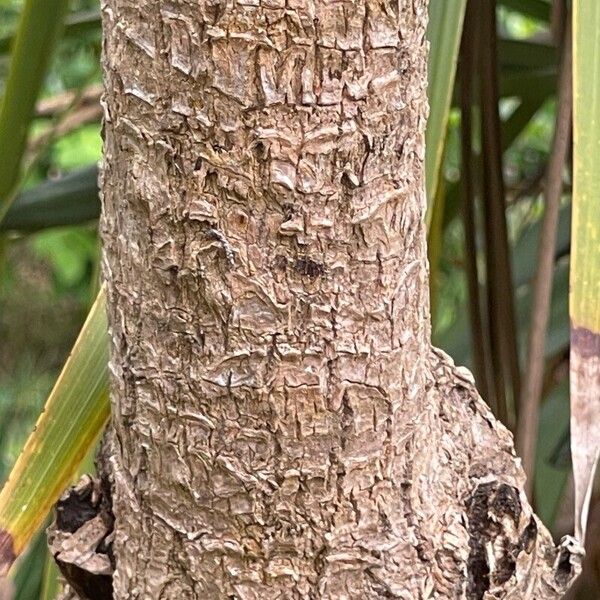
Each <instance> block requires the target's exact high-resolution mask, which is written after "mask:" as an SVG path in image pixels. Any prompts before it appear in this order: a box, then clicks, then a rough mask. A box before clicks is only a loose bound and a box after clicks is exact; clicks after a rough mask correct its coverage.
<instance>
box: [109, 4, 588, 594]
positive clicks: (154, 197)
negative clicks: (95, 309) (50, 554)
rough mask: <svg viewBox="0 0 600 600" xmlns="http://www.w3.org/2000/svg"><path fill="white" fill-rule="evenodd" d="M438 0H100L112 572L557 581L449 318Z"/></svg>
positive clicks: (312, 580) (557, 554) (269, 580)
mask: <svg viewBox="0 0 600 600" xmlns="http://www.w3.org/2000/svg"><path fill="white" fill-rule="evenodd" d="M426 16H427V15H426V1H425V0H400V1H399V2H396V3H388V2H382V1H376V0H357V1H355V2H350V1H347V2H344V1H340V2H329V1H326V0H314V1H313V0H306V1H301V0H287V1H284V0H245V1H238V2H234V1H233V0H229V1H227V2H225V1H209V0H200V1H194V2H192V1H191V0H187V1H186V0H180V1H179V2H175V1H167V0H164V1H161V2H150V1H149V0H145V1H142V2H140V1H138V0H136V1H134V0H105V2H104V4H103V19H104V31H105V46H104V69H105V78H106V88H107V91H106V95H105V99H104V104H105V148H104V149H105V162H104V169H103V177H102V188H103V199H104V215H103V219H102V232H103V239H104V247H105V263H104V274H105V277H106V280H107V284H108V299H109V321H110V328H111V336H112V341H113V347H112V359H111V370H112V381H113V394H112V400H113V428H114V433H115V444H114V455H113V459H112V468H113V471H114V482H115V489H114V512H115V516H116V526H115V527H116V538H115V555H116V562H117V571H116V574H115V582H114V584H115V597H116V598H119V599H121V598H162V599H167V598H173V599H182V598H199V599H205V598H211V599H212V598H214V599H221V598H223V599H226V598H236V599H239V600H254V599H256V600H258V599H261V600H262V599H267V598H281V599H292V598H308V599H310V598H313V599H323V600H325V599H330V600H344V599H361V600H368V599H375V598H377V599H380V598H404V599H412V598H415V599H416V598H423V599H426V598H474V599H487V598H515V599H516V598H519V599H527V598H529V599H532V598H544V599H549V598H558V597H560V595H561V591H562V590H563V589H564V588H565V587H566V585H567V583H568V581H569V580H570V579H571V577H572V576H573V574H574V573H575V571H576V570H577V566H576V565H574V564H571V560H572V559H573V560H574V561H575V562H577V560H578V558H577V556H575V558H573V556H574V555H572V554H571V552H570V549H569V548H567V547H565V548H562V549H555V548H554V545H553V543H552V540H551V539H550V536H549V534H548V533H547V531H546V530H545V529H544V527H543V525H542V524H541V523H540V522H539V521H538V520H537V519H536V517H535V516H534V515H532V513H531V509H530V507H529V505H528V504H527V501H526V499H525V497H524V495H523V493H522V484H523V474H522V471H521V469H520V466H519V463H518V460H517V459H516V458H515V456H514V452H513V447H512V438H511V436H510V434H509V433H508V432H507V431H506V430H505V429H504V428H503V427H502V426H501V425H499V424H498V423H497V422H496V421H495V420H494V418H493V417H492V415H491V413H490V411H489V409H488V408H487V407H486V406H485V404H484V403H483V402H482V401H481V400H480V399H479V397H478V395H477V393H476V391H475V389H474V386H473V384H472V381H471V379H470V375H468V372H466V371H465V370H462V369H457V368H455V367H454V366H453V365H452V363H451V361H450V360H449V359H448V358H447V357H446V356H445V355H443V354H442V353H440V352H439V351H437V350H435V349H432V348H431V346H430V325H429V307H428V290H427V262H426V252H425V232H424V226H423V214H424V209H425V197H424V182H423V172H424V168H423V158H424V135H423V133H424V127H425V119H426V114H427V103H426V94H425V86H426V58H427V52H426V42H425V25H426Z"/></svg>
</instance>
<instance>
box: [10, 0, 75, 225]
mask: <svg viewBox="0 0 600 600" xmlns="http://www.w3.org/2000/svg"><path fill="white" fill-rule="evenodd" d="M67 6H68V1H67V0H27V1H26V2H25V4H24V6H23V13H22V15H21V18H20V20H19V28H18V31H17V35H16V38H15V40H14V43H13V47H12V53H11V61H10V68H9V72H8V77H7V80H6V87H5V89H4V97H3V99H2V104H1V106H0V217H1V216H2V215H3V214H4V213H5V211H6V210H7V208H8V205H9V201H10V199H11V194H12V193H13V192H14V188H15V185H16V184H17V181H18V178H19V169H20V167H21V160H22V157H23V152H24V150H25V146H26V143H27V135H28V132H29V124H30V122H31V119H32V117H33V114H34V111H35V102H36V100H37V97H38V94H39V91H40V89H41V87H42V84H43V82H44V78H45V76H46V68H47V66H48V61H49V59H50V56H51V55H52V49H53V48H54V44H55V42H56V39H57V36H58V32H59V31H60V28H61V26H62V23H63V16H64V14H65V12H66V9H67Z"/></svg>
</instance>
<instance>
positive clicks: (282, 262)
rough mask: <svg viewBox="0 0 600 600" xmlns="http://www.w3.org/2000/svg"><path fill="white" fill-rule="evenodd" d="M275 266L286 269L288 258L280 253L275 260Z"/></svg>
mask: <svg viewBox="0 0 600 600" xmlns="http://www.w3.org/2000/svg"><path fill="white" fill-rule="evenodd" d="M273 268H274V269H279V270H280V271H285V270H286V268H287V258H286V257H285V256H283V255H281V254H278V255H277V256H276V257H275V258H274V260H273Z"/></svg>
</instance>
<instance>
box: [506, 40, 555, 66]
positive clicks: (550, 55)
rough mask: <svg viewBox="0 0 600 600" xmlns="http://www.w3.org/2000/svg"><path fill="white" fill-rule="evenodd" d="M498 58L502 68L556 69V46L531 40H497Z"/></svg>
mask: <svg viewBox="0 0 600 600" xmlns="http://www.w3.org/2000/svg"><path fill="white" fill-rule="evenodd" d="M498 58H499V60H500V64H501V65H502V69H503V70H504V71H507V70H509V69H516V70H520V69H524V70H531V69H536V68H537V69H539V68H549V69H554V70H556V65H557V62H558V57H557V52H556V47H555V46H551V45H550V44H542V43H540V42H533V41H531V40H513V39H506V38H501V39H499V40H498Z"/></svg>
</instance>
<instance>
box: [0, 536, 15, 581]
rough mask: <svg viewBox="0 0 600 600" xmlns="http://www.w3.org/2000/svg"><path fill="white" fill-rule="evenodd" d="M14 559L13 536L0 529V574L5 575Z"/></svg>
mask: <svg viewBox="0 0 600 600" xmlns="http://www.w3.org/2000/svg"><path fill="white" fill-rule="evenodd" d="M16 558H17V557H16V555H15V549H14V542H13V536H12V535H11V534H10V533H8V531H6V529H0V573H6V572H7V571H8V569H9V568H10V566H11V565H12V564H13V563H14V562H15V559H16Z"/></svg>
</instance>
